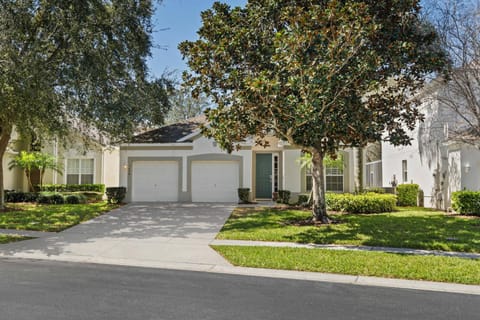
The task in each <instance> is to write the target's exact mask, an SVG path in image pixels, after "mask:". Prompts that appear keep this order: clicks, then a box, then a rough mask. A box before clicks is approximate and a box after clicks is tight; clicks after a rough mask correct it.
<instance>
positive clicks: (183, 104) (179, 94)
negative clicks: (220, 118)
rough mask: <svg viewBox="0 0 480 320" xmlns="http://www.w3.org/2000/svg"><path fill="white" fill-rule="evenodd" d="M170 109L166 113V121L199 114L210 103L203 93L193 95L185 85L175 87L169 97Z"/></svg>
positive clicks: (181, 119)
mask: <svg viewBox="0 0 480 320" xmlns="http://www.w3.org/2000/svg"><path fill="white" fill-rule="evenodd" d="M170 104H171V109H170V111H169V113H168V115H167V118H166V122H167V123H175V122H178V121H183V120H186V119H188V118H193V117H195V116H198V115H201V114H202V113H203V111H204V110H205V109H207V107H208V106H209V105H210V104H211V103H210V101H209V100H208V98H207V97H206V96H205V95H198V96H195V95H194V93H193V92H192V89H191V88H189V87H188V86H186V85H183V86H182V85H179V86H177V87H176V88H175V90H174V91H173V93H172V94H171V97H170Z"/></svg>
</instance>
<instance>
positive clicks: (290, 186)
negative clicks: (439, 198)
mask: <svg viewBox="0 0 480 320" xmlns="http://www.w3.org/2000/svg"><path fill="white" fill-rule="evenodd" d="M204 122H205V118H204V117H203V116H200V117H196V118H193V119H189V120H187V121H183V122H180V123H176V124H172V125H166V126H163V127H160V128H158V129H154V130H151V131H147V132H144V133H142V134H139V135H137V136H135V137H134V138H133V139H132V140H131V141H130V142H129V143H125V144H122V145H121V146H120V185H121V186H125V187H126V188H127V198H126V200H127V201H179V202H237V201H238V195H237V189H238V188H249V189H250V193H251V194H250V197H251V199H252V200H255V199H257V200H261V199H272V196H273V193H274V192H277V191H278V190H282V189H283V190H289V191H291V193H292V200H294V199H295V196H296V195H298V194H301V193H307V192H309V190H310V189H311V186H312V183H311V181H312V180H311V175H310V174H309V172H308V170H306V169H303V168H301V165H300V162H299V158H300V157H301V150H299V149H298V148H294V147H292V146H290V145H289V144H287V143H285V142H283V141H281V140H278V139H277V138H274V137H268V138H267V140H268V142H269V146H268V147H266V148H264V147H261V146H257V145H255V143H254V139H248V140H246V141H244V142H243V143H241V144H240V148H239V150H237V151H234V152H232V153H231V154H228V153H227V152H225V151H223V150H222V149H220V148H219V146H218V145H217V143H216V142H215V141H214V140H212V139H209V138H206V137H205V136H203V135H202V134H201V132H200V126H201V124H202V123H204ZM340 153H341V154H342V155H343V157H342V158H343V159H344V166H343V169H342V168H338V167H327V168H326V170H325V175H326V188H327V190H328V191H333V192H352V191H354V189H355V187H354V175H355V172H354V163H355V161H354V157H355V152H354V151H353V150H352V149H345V150H342V151H340Z"/></svg>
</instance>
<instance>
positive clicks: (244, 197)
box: [238, 188, 250, 203]
mask: <svg viewBox="0 0 480 320" xmlns="http://www.w3.org/2000/svg"><path fill="white" fill-rule="evenodd" d="M238 198H239V199H240V203H249V202H250V188H238Z"/></svg>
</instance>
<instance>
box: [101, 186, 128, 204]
mask: <svg viewBox="0 0 480 320" xmlns="http://www.w3.org/2000/svg"><path fill="white" fill-rule="evenodd" d="M106 194H107V201H108V203H121V202H122V201H123V199H125V195H126V194H127V188H125V187H109V188H107V191H106Z"/></svg>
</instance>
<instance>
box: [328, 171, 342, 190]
mask: <svg viewBox="0 0 480 320" xmlns="http://www.w3.org/2000/svg"><path fill="white" fill-rule="evenodd" d="M325 173H326V174H325V184H326V191H333V192H343V168H339V167H327V168H326V169H325Z"/></svg>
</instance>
